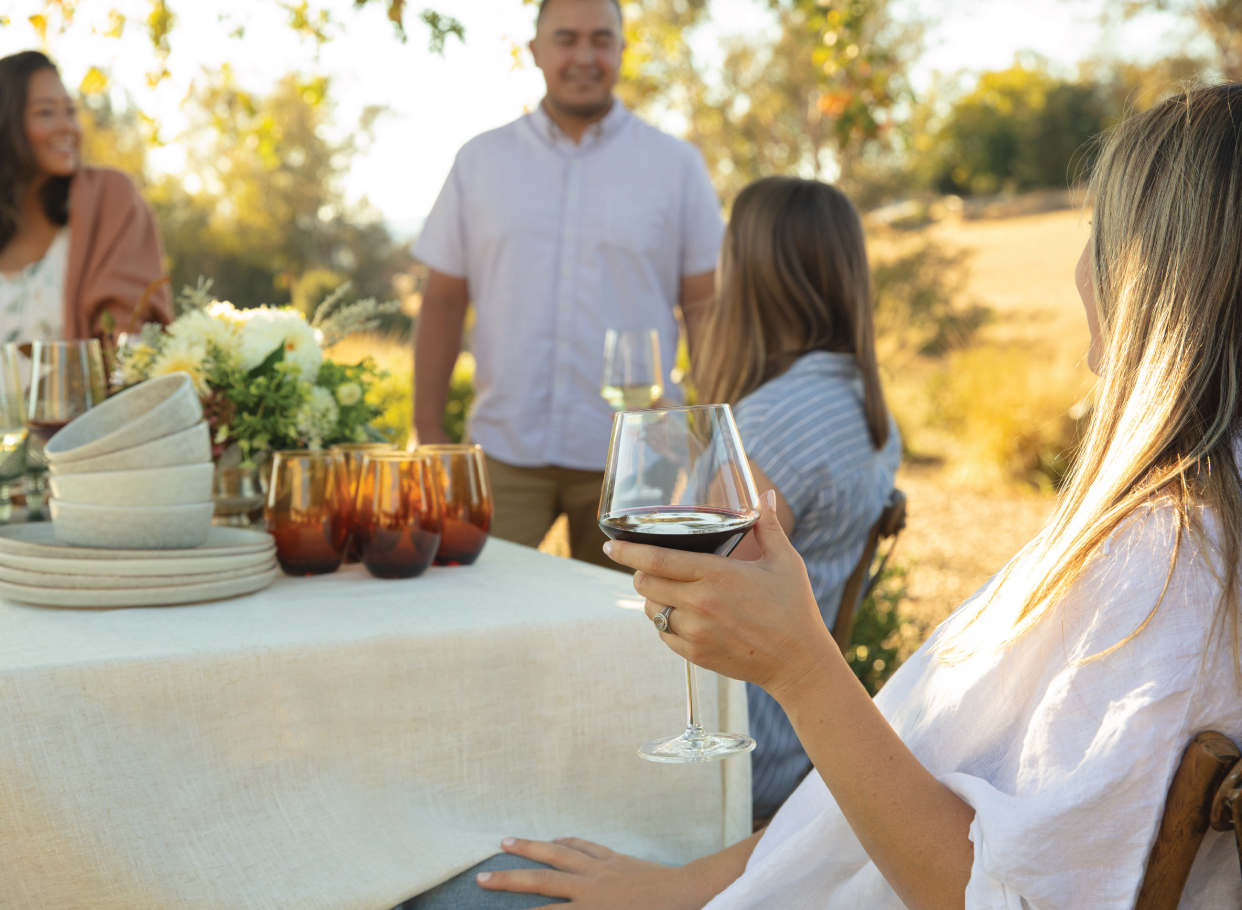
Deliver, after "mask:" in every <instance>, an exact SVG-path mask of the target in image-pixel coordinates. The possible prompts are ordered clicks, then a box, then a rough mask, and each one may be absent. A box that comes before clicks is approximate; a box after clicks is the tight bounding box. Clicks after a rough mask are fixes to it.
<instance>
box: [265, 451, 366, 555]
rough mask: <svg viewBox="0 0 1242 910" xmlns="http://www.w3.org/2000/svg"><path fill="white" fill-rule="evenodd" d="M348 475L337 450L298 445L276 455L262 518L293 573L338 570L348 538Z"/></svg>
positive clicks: (277, 549)
mask: <svg viewBox="0 0 1242 910" xmlns="http://www.w3.org/2000/svg"><path fill="white" fill-rule="evenodd" d="M349 505H350V503H349V477H348V474H347V472H346V469H345V460H344V459H343V458H342V457H341V455H340V454H339V453H338V452H322V451H307V450H294V451H285V452H277V453H275V454H274V455H273V456H272V479H271V482H270V484H269V486H268V491H267V505H266V506H265V507H264V509H263V523H264V526H265V527H266V528H267V531H268V533H269V534H271V535H272V536H273V537H275V538H276V560H277V561H278V562H279V563H280V567H281V568H282V569H284V570H285V572H286V573H288V574H289V575H322V574H324V573H325V572H335V571H336V570H337V569H339V568H340V566H341V558H342V557H343V556H344V555H345V544H346V543H347V541H348V539H349V526H348V524H347V522H348V516H349Z"/></svg>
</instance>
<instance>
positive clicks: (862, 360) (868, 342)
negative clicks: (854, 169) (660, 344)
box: [693, 177, 888, 449]
mask: <svg viewBox="0 0 1242 910" xmlns="http://www.w3.org/2000/svg"><path fill="white" fill-rule="evenodd" d="M716 286H717V287H718V288H719V289H720V293H719V295H718V299H717V302H716V306H715V307H713V309H712V311H711V313H710V315H709V316H708V317H707V321H706V325H705V326H704V329H703V337H702V340H701V341H700V342H699V344H698V345H697V348H698V356H697V357H696V359H695V364H694V371H693V377H694V383H695V387H696V388H697V390H698V393H699V399H700V400H701V401H703V402H710V403H714V404H737V403H738V402H739V401H740V400H741V399H743V398H745V397H746V396H747V395H749V394H750V393H751V392H753V391H754V390H755V389H757V388H759V386H761V385H763V384H764V383H765V382H768V381H769V380H771V379H775V378H776V377H777V376H779V375H781V373H783V372H785V371H786V370H787V369H789V368H790V367H791V366H792V365H793V363H794V361H795V360H797V359H798V358H799V357H801V356H802V355H803V354H806V353H809V352H810V351H836V352H840V353H849V354H853V355H854V360H855V362H856V363H857V364H858V370H859V373H860V374H861V376H862V384H863V410H864V412H865V414H866V419H867V428H868V430H869V431H870V435H871V441H872V443H873V444H874V445H875V447H876V448H877V449H881V448H883V447H884V443H885V442H887V440H888V408H887V406H886V405H885V403H884V391H883V389H882V388H881V387H880V371H879V368H878V366H877V365H876V360H875V327H874V321H873V320H872V317H871V272H870V270H869V269H868V266H867V247H866V243H865V241H864V239H863V229H862V221H861V220H860V219H859V217H858V211H857V209H855V208H854V205H853V203H851V202H850V201H849V199H847V198H846V196H845V194H844V193H842V192H841V191H840V190H838V189H837V188H836V187H833V186H829V185H828V184H826V183H819V182H818V181H814V180H798V179H795V178H793V177H767V178H764V179H763V180H756V181H755V182H754V183H752V184H750V186H748V187H746V189H744V190H742V192H741V193H739V194H738V197H737V200H736V201H735V202H734V203H733V214H732V217H731V218H730V219H729V227H728V229H727V230H726V231H725V239H724V245H723V247H722V249H721V253H720V267H719V271H718V274H717V282H716Z"/></svg>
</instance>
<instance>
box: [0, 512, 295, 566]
mask: <svg viewBox="0 0 1242 910" xmlns="http://www.w3.org/2000/svg"><path fill="white" fill-rule="evenodd" d="M272 546H274V542H273V540H272V535H270V534H268V533H267V532H266V531H253V530H251V529H250V528H217V527H213V528H212V529H211V530H210V531H208V532H207V542H206V543H205V544H203V545H202V546H201V547H194V548H192V549H189V550H105V549H97V548H95V547H71V546H69V545H68V544H63V543H61V542H60V541H58V540H57V539H56V537H55V535H54V534H53V532H52V525H51V523H50V522H45V521H40V522H36V523H34V524H21V525H7V526H4V527H0V553H3V554H7V555H10V556H43V557H48V558H55V559H63V558H65V557H70V558H72V559H127V560H133V559H186V558H193V557H198V556H236V555H240V554H242V553H254V552H256V551H259V550H266V549H270V548H271V547H272Z"/></svg>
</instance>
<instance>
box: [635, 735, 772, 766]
mask: <svg viewBox="0 0 1242 910" xmlns="http://www.w3.org/2000/svg"><path fill="white" fill-rule="evenodd" d="M753 748H755V741H754V740H753V739H751V738H750V737H749V736H742V735H741V734H740V733H708V734H707V735H706V736H705V737H703V738H702V739H698V738H696V739H690V738H688V737H687V736H686V735H685V734H684V733H683V734H682V735H681V736H670V737H667V738H665V739H653V740H652V741H651V742H649V743H643V744H642V745H641V746H639V747H638V756H639V758H645V759H647V761H658V762H670V763H674V764H684V763H686V762H696V761H719V760H720V759H722V758H729V757H730V756H733V755H745V754H746V753H747V752H749V751H750V750H751V749H753Z"/></svg>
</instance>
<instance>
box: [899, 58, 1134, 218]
mask: <svg viewBox="0 0 1242 910" xmlns="http://www.w3.org/2000/svg"><path fill="white" fill-rule="evenodd" d="M1113 115H1114V109H1113V105H1112V104H1111V99H1110V97H1109V93H1108V90H1107V87H1106V86H1103V85H1100V84H1098V83H1093V82H1070V81H1067V80H1064V79H1059V78H1056V77H1054V76H1052V75H1050V74H1049V73H1048V71H1047V69H1046V68H1044V67H1043V66H1041V65H1038V64H1025V63H1018V64H1016V65H1014V66H1012V67H1010V68H1009V69H1007V70H1001V71H999V72H991V73H984V74H982V75H981V76H980V77H979V81H978V84H977V85H976V86H975V88H974V90H973V91H971V92H969V93H967V94H966V95H965V96H964V97H962V98H960V99H958V100H957V101H956V102H955V103H954V104H953V106H952V109H951V111H950V113H949V115H948V117H947V118H945V120H944V122H943V123H942V124H941V125H940V126H939V128H938V129H936V130H935V132H934V133H933V134H932V135H931V136H930V137H928V141H927V142H926V143H923V144H924V146H925V147H924V149H923V152H924V154H922V155H921V156H920V162H919V164H918V168H919V170H920V171H921V174H922V177H923V182H924V183H926V184H927V185H929V186H930V187H932V188H933V189H935V190H937V191H938V192H942V193H961V194H972V193H995V192H998V191H1000V190H1009V191H1018V190H1030V189H1034V188H1036V187H1065V186H1069V185H1070V184H1072V183H1074V182H1075V179H1076V177H1078V176H1081V174H1082V173H1083V171H1084V168H1085V166H1086V164H1087V163H1088V162H1089V161H1090V159H1091V157H1092V151H1093V146H1092V144H1091V140H1092V139H1093V138H1094V137H1095V136H1097V135H1099V133H1100V132H1101V131H1102V130H1104V128H1105V127H1106V126H1107V125H1108V124H1109V123H1110V121H1111V120H1112V118H1113ZM927 146H929V147H927Z"/></svg>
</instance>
